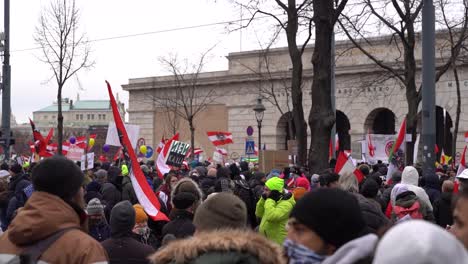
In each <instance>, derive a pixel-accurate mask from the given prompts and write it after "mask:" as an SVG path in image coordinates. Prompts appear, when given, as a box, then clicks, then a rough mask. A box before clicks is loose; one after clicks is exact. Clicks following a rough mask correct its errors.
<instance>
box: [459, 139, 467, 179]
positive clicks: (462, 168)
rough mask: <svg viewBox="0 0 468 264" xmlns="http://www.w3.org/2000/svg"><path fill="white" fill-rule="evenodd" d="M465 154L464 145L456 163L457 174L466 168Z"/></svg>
mask: <svg viewBox="0 0 468 264" xmlns="http://www.w3.org/2000/svg"><path fill="white" fill-rule="evenodd" d="M465 154H466V146H465V148H463V154H462V156H461V159H460V165H458V170H457V176H458V175H460V174H461V173H462V172H463V171H464V170H465V169H466V161H465Z"/></svg>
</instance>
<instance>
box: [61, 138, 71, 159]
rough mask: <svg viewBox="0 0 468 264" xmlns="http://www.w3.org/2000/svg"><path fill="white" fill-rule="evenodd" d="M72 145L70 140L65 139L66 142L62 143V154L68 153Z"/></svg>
mask: <svg viewBox="0 0 468 264" xmlns="http://www.w3.org/2000/svg"><path fill="white" fill-rule="evenodd" d="M70 145H71V144H70V142H67V141H65V142H63V143H62V154H63V155H64V156H66V155H67V153H68V150H69V149H70Z"/></svg>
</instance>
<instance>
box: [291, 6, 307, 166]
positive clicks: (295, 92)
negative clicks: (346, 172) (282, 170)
mask: <svg viewBox="0 0 468 264" xmlns="http://www.w3.org/2000/svg"><path fill="white" fill-rule="evenodd" d="M288 8H289V10H288V24H287V27H286V36H287V40H288V50H289V56H290V58H291V63H292V75H291V99H292V118H293V121H294V126H295V128H296V143H297V150H298V153H297V161H296V164H297V165H298V166H304V165H305V164H306V163H307V123H306V122H305V118H304V108H303V107H302V70H303V64H302V54H301V52H300V51H299V49H298V47H297V41H296V37H297V30H298V15H297V10H296V1H289V4H288Z"/></svg>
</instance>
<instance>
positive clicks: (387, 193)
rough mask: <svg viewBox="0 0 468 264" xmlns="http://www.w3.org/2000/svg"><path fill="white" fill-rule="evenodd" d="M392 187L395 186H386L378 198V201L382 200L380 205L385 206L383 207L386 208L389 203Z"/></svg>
mask: <svg viewBox="0 0 468 264" xmlns="http://www.w3.org/2000/svg"><path fill="white" fill-rule="evenodd" d="M393 186H395V184H391V185H389V186H387V187H386V188H385V190H384V191H383V192H382V195H381V196H380V199H381V200H382V203H383V204H385V207H387V205H388V203H389V202H390V195H391V193H392V189H393Z"/></svg>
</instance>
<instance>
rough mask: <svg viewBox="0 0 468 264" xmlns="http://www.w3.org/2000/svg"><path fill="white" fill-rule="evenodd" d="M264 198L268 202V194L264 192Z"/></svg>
mask: <svg viewBox="0 0 468 264" xmlns="http://www.w3.org/2000/svg"><path fill="white" fill-rule="evenodd" d="M262 198H263V200H266V199H267V198H268V193H266V192H263V193H262Z"/></svg>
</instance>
